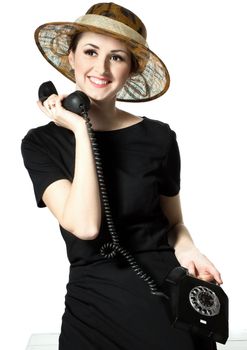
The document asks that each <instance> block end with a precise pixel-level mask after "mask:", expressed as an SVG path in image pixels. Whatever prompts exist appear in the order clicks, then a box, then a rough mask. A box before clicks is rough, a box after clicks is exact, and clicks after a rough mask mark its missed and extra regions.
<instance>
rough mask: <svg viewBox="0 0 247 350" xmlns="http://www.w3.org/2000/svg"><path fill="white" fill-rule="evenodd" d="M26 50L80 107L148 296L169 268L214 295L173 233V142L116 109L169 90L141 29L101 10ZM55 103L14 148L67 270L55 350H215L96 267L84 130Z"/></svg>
mask: <svg viewBox="0 0 247 350" xmlns="http://www.w3.org/2000/svg"><path fill="white" fill-rule="evenodd" d="M35 39H36V43H37V45H38V47H39V49H40V51H41V52H42V54H43V55H44V57H45V58H46V59H47V60H48V62H49V63H51V64H52V65H53V66H54V67H55V68H56V69H58V71H59V72H61V73H62V74H64V75H65V76H66V77H67V78H69V79H71V80H72V81H74V82H75V83H76V89H77V90H81V91H83V92H84V93H85V94H87V95H88V97H89V98H90V101H91V108H90V111H89V118H90V121H91V123H92V127H93V129H94V131H95V136H96V138H97V142H98V145H99V149H100V156H101V159H102V164H103V171H104V179H105V184H106V189H107V193H108V198H109V203H110V208H111V210H112V216H113V221H114V224H115V228H116V232H117V233H118V236H119V240H120V244H121V246H123V247H124V248H125V249H127V250H128V251H129V252H131V254H132V255H133V256H134V258H135V259H136V261H137V262H138V263H139V264H140V266H142V267H143V269H144V270H145V271H146V272H147V273H149V274H150V275H151V276H152V278H153V279H154V280H155V281H156V283H157V285H159V283H161V282H162V281H163V279H164V276H165V275H166V274H167V273H168V272H169V271H170V270H171V269H172V268H173V267H175V266H178V265H179V264H181V265H182V266H184V267H186V268H187V269H188V270H189V272H190V273H191V274H193V275H195V276H197V277H199V278H201V279H204V280H208V281H210V280H213V279H214V280H216V282H217V283H219V284H221V283H222V280H221V277H220V274H219V272H218V271H217V269H216V268H215V267H214V265H213V264H212V263H211V262H210V261H209V260H208V259H207V258H206V257H205V256H204V255H202V254H201V253H200V251H199V250H198V249H197V247H196V246H195V245H194V243H193V241H192V238H191V236H190V234H189V232H188V230H187V228H186V227H185V225H184V223H183V219H182V212H181V207H180V200H179V189H180V157H179V149H178V145H177V141H176V135H175V133H174V131H172V130H171V129H170V128H169V126H168V125H167V124H165V123H163V122H161V121H159V120H152V119H149V118H148V117H145V116H143V117H139V116H136V115H133V114H131V113H127V112H125V111H123V110H121V109H119V108H117V107H116V105H115V103H116V100H120V101H129V102H139V101H150V100H152V99H155V98H158V97H159V96H161V95H162V94H164V93H165V92H166V90H167V89H168V87H169V74H168V71H167V69H166V66H165V65H164V63H163V62H162V61H161V60H160V59H159V58H158V56H156V55H155V54H154V53H153V52H152V51H151V50H149V49H148V46H147V43H146V29H145V26H144V24H143V23H142V22H141V20H140V19H139V18H138V17H137V16H136V15H135V14H133V13H132V12H130V11H129V10H127V9H125V8H123V7H122V6H119V5H116V4H114V3H100V4H96V5H94V6H92V7H91V8H90V9H89V10H88V12H87V13H86V15H85V16H82V17H80V18H78V19H77V20H76V21H75V22H73V23H70V22H68V23H61V22H54V23H48V24H44V25H43V26H40V27H39V28H37V30H36V32H35ZM64 97H65V96H63V95H55V94H53V95H51V96H50V97H49V98H48V99H47V100H46V101H45V102H44V104H43V105H42V103H41V102H38V105H39V107H40V109H41V110H42V111H43V112H44V113H45V114H46V116H48V117H49V118H50V119H51V122H50V123H48V124H46V125H43V126H40V127H38V128H35V129H31V130H30V131H29V132H28V133H27V135H26V136H25V137H24V138H23V140H22V155H23V159H24V163H25V166H26V168H27V170H28V172H29V175H30V177H31V179H32V182H33V186H34V191H35V196H36V201H37V205H38V207H45V206H47V207H48V208H49V210H50V211H51V212H52V214H53V215H54V216H55V217H56V218H57V220H58V223H59V226H60V230H61V233H62V236H63V238H64V240H65V243H66V246H67V253H68V258H69V261H70V264H71V268H70V276H69V283H68V285H67V294H66V297H65V306H66V307H65V312H64V315H63V318H62V327H61V334H60V337H59V349H60V350H79V349H80V350H81V349H87V350H90V349H107V350H113V349H116V350H117V349H123V350H130V349H133V350H134V349H142V350H145V349H146V350H150V349H155V350H164V349H169V350H176V349H179V350H180V349H183V350H192V349H200V350H202V349H215V348H216V347H215V344H214V342H211V341H206V340H203V339H197V338H196V337H195V336H194V335H192V334H190V333H189V332H185V331H181V330H178V329H175V328H173V327H172V326H171V324H170V321H169V318H168V314H167V305H166V303H165V302H164V300H162V298H160V297H159V296H156V295H152V294H151V293H150V289H149V287H148V285H147V284H146V283H145V281H143V280H142V279H140V278H138V276H137V275H136V274H135V272H134V271H133V270H132V269H131V267H130V265H129V264H128V262H126V260H125V259H123V258H122V257H121V256H119V255H118V254H117V255H116V256H114V257H112V258H111V259H106V258H105V257H104V256H102V255H101V253H100V249H101V247H102V246H103V244H104V243H106V242H111V236H110V235H109V232H108V230H107V224H106V220H105V213H104V211H103V208H102V205H101V197H100V191H99V186H98V179H97V173H96V166H95V161H94V158H93V153H92V148H91V143H90V139H89V135H88V131H87V127H86V123H85V120H84V119H83V118H82V117H80V116H78V115H76V114H74V113H72V112H69V111H67V110H65V109H64V108H63V107H62V103H61V101H62V100H63V98H64Z"/></svg>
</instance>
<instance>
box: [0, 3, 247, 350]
mask: <svg viewBox="0 0 247 350" xmlns="http://www.w3.org/2000/svg"><path fill="white" fill-rule="evenodd" d="M118 3H119V4H122V5H123V6H126V7H128V8H129V9H131V10H132V11H133V12H135V13H137V14H138V15H139V16H140V17H141V18H142V20H143V21H144V23H145V24H146V26H147V29H148V42H149V46H150V48H151V49H152V50H153V51H154V52H156V53H157V54H158V55H159V56H160V57H161V58H162V59H163V60H164V62H165V63H166V65H167V67H168V70H169V72H170V75H171V86H170V89H169V90H168V92H167V93H166V94H165V95H164V96H163V97H161V98H160V99H158V100H156V101H153V102H148V103H143V104H137V105H133V104H125V105H124V104H121V107H122V108H126V110H129V111H131V112H132V113H136V114H137V115H140V116H141V115H146V116H147V117H149V118H153V119H159V120H162V121H164V122H168V123H169V124H170V126H171V127H172V128H173V129H174V130H175V131H176V133H177V137H178V142H179V146H180V152H181V158H182V174H181V175H182V184H181V185H182V190H181V197H182V204H183V212H184V219H185V223H186V224H187V226H188V228H189V229H190V232H191V234H192V236H193V238H194V240H195V243H196V244H197V245H198V246H199V247H200V249H201V250H202V251H203V252H204V253H205V254H206V255H207V256H208V257H209V258H210V259H211V260H212V261H213V262H214V263H215V265H216V266H217V267H218V269H219V270H220V271H221V273H222V277H223V280H224V285H223V287H224V289H225V291H226V292H227V294H228V295H229V298H230V326H231V330H236V329H238V330H243V329H244V328H246V327H247V326H246V312H247V302H246V281H245V278H246V246H245V242H246V239H245V236H246V224H245V219H246V203H245V202H246V183H245V182H246V178H247V173H246V150H247V145H246V143H247V141H246V124H245V119H246V82H247V53H246V45H247V40H246V33H247V21H246V9H245V1H244V0H243V1H241V0H231V1H228V0H204V1H200V0H187V1H184V0H181V1H179V0H170V1H168V0H167V1H166V0H162V1H158V0H152V1H139V0H137V1H133V0H126V1H120V0H119V1H118ZM70 4H73V6H70ZM92 4H93V2H91V1H88V0H86V1H83V0H80V1H79V0H74V1H73V2H66V1H58V0H53V1H48V0H42V1H32V2H31V1H27V0H23V1H9V2H7V3H5V4H3V3H2V5H1V6H4V8H2V9H1V11H0V13H1V21H0V23H1V44H2V47H1V67H2V69H1V71H2V72H1V73H2V74H1V95H2V98H1V114H2V115H1V122H2V123H1V137H0V142H1V144H0V150H1V245H0V249H1V251H0V259H1V261H0V263H1V264H0V266H1V289H0V293H1V296H0V297H1V299H0V300H1V311H0V318H1V322H2V323H1V324H2V326H1V346H2V348H3V349H4V350H8V349H11V350H12V349H15V350H17V349H20V350H22V349H25V346H26V344H27V341H28V338H29V336H30V334H31V333H39V332H43V333H45V332H59V330H60V323H61V316H62V313H63V310H64V295H65V293H66V283H67V278H68V268H69V265H68V262H67V257H66V250H65V244H64V242H63V240H62V237H61V236H60V231H59V228H58V224H57V222H56V220H55V218H54V217H53V216H52V214H51V213H50V212H49V211H48V209H38V208H37V207H36V203H35V200H34V193H33V189H32V185H31V180H30V179H29V177H28V174H27V171H26V169H25V168H24V165H23V162H22V157H21V153H20V143H21V139H22V137H23V136H24V135H25V134H26V132H27V131H28V130H29V129H30V128H33V127H36V126H38V125H42V124H46V123H47V122H49V121H50V120H48V118H47V117H46V116H44V115H43V114H42V113H41V112H40V111H39V109H38V107H37V106H36V100H37V90H38V87H39V85H40V84H41V83H42V82H43V81H46V80H53V82H54V83H55V84H56V86H57V88H58V90H59V91H60V92H61V93H69V92H71V91H73V89H74V85H73V84H72V83H71V82H70V81H69V80H66V78H64V77H63V76H62V75H60V74H59V73H58V72H57V71H55V69H53V68H52V67H51V66H50V65H49V64H48V63H47V62H46V61H45V60H44V58H43V57H42V56H41V54H40V53H39V51H38V49H37V48H36V46H35V43H34V40H33V32H34V30H35V28H36V27H38V26H39V25H40V24H43V23H45V22H49V21H74V20H75V19H76V18H77V17H79V16H81V15H82V14H84V13H85V12H86V10H87V9H88V8H89V7H90V6H91V5H92ZM150 4H152V5H151V6H150Z"/></svg>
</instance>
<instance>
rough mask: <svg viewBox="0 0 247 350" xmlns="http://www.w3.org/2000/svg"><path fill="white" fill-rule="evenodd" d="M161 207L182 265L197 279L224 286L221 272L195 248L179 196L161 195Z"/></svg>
mask: <svg viewBox="0 0 247 350" xmlns="http://www.w3.org/2000/svg"><path fill="white" fill-rule="evenodd" d="M160 205H161V208H162V211H163V213H164V215H165V216H166V217H167V219H168V221H169V224H170V229H169V234H168V240H169V244H170V245H171V246H172V247H173V248H174V249H175V255H176V257H177V259H178V261H179V263H180V265H181V266H183V267H185V268H187V269H188V271H189V273H190V274H192V275H194V276H195V277H197V278H200V279H203V280H205V281H212V280H215V281H216V282H217V283H218V284H222V283H223V281H222V279H221V276H220V273H219V271H218V270H217V269H216V267H215V266H214V265H213V263H212V262H211V261H210V260H209V259H208V258H207V257H206V256H205V255H203V254H202V253H201V252H200V251H199V249H198V248H197V247H196V246H195V244H194V242H193V239H192V237H191V235H190V233H189V231H188V229H187V228H186V226H185V225H184V223H183V216H182V210H181V203H180V196H179V194H178V195H176V196H174V197H167V196H164V195H161V196H160Z"/></svg>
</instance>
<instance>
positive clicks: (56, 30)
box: [34, 22, 170, 102]
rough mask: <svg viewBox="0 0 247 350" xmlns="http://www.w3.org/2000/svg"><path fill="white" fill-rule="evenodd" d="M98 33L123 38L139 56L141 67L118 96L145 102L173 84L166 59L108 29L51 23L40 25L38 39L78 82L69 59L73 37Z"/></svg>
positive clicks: (52, 59) (47, 56)
mask: <svg viewBox="0 0 247 350" xmlns="http://www.w3.org/2000/svg"><path fill="white" fill-rule="evenodd" d="M87 31H90V32H95V33H98V34H104V35H108V36H111V37H113V38H115V39H118V40H123V41H124V42H125V43H126V44H127V46H128V48H129V50H130V51H131V52H132V53H133V54H134V56H135V58H136V59H137V61H138V63H139V66H140V70H138V72H137V73H135V74H133V75H131V76H130V77H129V79H128V80H127V81H126V83H125V85H124V86H123V88H122V89H121V90H120V91H119V92H118V94H117V96H116V99H117V100H118V101H123V102H145V101H151V100H154V99H156V98H158V97H160V96H161V95H163V94H164V93H165V92H166V91H167V89H168V88H169V85H170V76H169V72H168V70H167V68H166V66H165V64H164V63H163V61H162V60H161V59H160V58H159V57H158V56H157V55H156V54H155V53H154V52H152V51H151V50H150V49H149V48H148V47H147V46H145V45H143V44H140V43H137V42H136V41H135V40H133V39H131V38H130V37H127V36H125V35H121V34H119V33H115V32H113V31H111V30H108V29H106V28H104V29H103V28H98V27H96V26H92V25H82V24H78V23H75V22H51V23H46V24H43V25H41V26H39V27H38V28H37V29H36V30H35V33H34V37H35V42H36V44H37V46H38V48H39V50H40V52H41V53H42V55H43V56H44V58H45V59H46V60H47V61H48V62H49V63H50V64H51V65H52V66H53V67H54V68H56V69H57V70H58V71H59V72H60V73H62V74H63V75H64V76H65V77H67V78H68V79H70V80H71V81H73V82H75V76H74V71H73V69H72V67H71V66H70V63H69V60H68V54H69V47H70V43H71V40H72V38H73V36H74V35H75V34H77V33H80V32H87Z"/></svg>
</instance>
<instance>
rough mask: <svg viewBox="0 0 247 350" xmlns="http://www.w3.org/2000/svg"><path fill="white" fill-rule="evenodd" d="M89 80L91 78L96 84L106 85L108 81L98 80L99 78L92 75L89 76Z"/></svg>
mask: <svg viewBox="0 0 247 350" xmlns="http://www.w3.org/2000/svg"><path fill="white" fill-rule="evenodd" d="M90 80H91V81H92V82H93V83H95V84H97V85H106V84H108V81H106V80H100V79H97V78H94V77H90Z"/></svg>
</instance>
